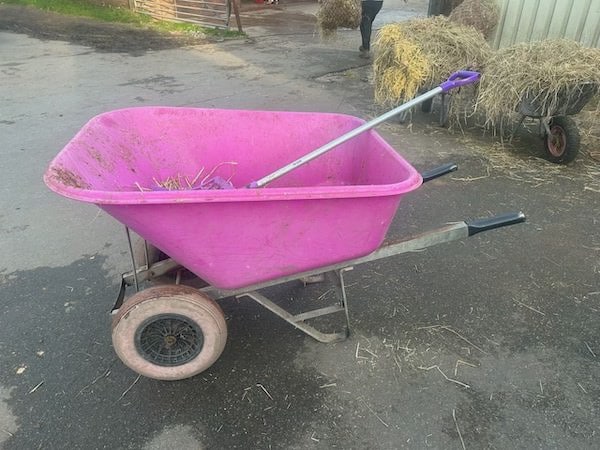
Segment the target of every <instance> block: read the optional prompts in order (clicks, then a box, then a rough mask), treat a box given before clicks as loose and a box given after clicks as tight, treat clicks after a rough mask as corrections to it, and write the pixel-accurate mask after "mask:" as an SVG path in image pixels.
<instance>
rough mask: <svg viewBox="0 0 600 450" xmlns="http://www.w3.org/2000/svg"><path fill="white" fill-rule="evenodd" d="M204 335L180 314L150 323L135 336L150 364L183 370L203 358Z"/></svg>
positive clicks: (137, 345)
mask: <svg viewBox="0 0 600 450" xmlns="http://www.w3.org/2000/svg"><path fill="white" fill-rule="evenodd" d="M203 345H204V335H203V333H202V330H201V329H200V327H198V325H197V324H196V323H195V322H193V321H192V320H190V319H189V318H187V317H185V316H181V315H179V314H160V315H158V316H153V317H149V318H148V319H146V320H145V321H144V322H143V323H142V324H141V325H140V327H139V328H138V329H137V331H136V333H135V346H136V349H137V351H138V353H139V354H140V355H141V356H142V357H143V358H144V359H145V360H146V361H149V362H151V363H153V364H156V365H158V366H164V367H173V366H180V365H182V364H185V363H187V362H189V361H191V360H193V359H194V358H195V357H196V356H198V355H199V354H200V351H201V350H202V346H203Z"/></svg>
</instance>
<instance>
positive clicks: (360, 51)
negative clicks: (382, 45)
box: [358, 45, 371, 59]
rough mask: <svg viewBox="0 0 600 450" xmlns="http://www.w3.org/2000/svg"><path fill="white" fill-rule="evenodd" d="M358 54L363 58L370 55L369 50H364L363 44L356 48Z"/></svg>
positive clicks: (367, 57)
mask: <svg viewBox="0 0 600 450" xmlns="http://www.w3.org/2000/svg"><path fill="white" fill-rule="evenodd" d="M358 56H360V57H361V58H364V59H369V58H370V57H371V52H370V51H369V50H365V49H364V48H363V46H362V45H361V46H360V47H359V48H358Z"/></svg>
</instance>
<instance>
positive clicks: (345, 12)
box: [317, 0, 362, 38]
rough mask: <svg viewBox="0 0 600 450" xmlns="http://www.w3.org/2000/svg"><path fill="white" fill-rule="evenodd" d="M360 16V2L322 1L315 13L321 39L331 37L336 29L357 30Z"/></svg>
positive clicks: (342, 0) (356, 0) (345, 0)
mask: <svg viewBox="0 0 600 450" xmlns="http://www.w3.org/2000/svg"><path fill="white" fill-rule="evenodd" d="M361 15H362V9H361V0H322V1H321V6H320V7H319V11H318V12H317V27H318V28H319V33H320V35H321V38H329V37H332V36H333V35H335V33H336V31H337V29H338V28H350V29H356V28H358V26H359V25H360V19H361Z"/></svg>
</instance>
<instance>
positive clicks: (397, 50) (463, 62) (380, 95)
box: [373, 16, 491, 105]
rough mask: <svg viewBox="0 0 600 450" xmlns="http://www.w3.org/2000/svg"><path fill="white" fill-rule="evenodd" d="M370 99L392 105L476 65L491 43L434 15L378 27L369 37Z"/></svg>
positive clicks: (483, 57) (471, 30) (467, 29)
mask: <svg viewBox="0 0 600 450" xmlns="http://www.w3.org/2000/svg"><path fill="white" fill-rule="evenodd" d="M374 49H375V59H374V62H373V70H374V77H373V79H374V84H375V100H376V101H377V102H378V103H379V104H382V105H385V104H387V105H397V104H399V103H402V102H405V101H408V100H410V99H411V98H413V97H414V96H415V94H417V93H418V92H419V91H420V90H424V89H428V88H431V87H434V86H437V85H439V83H441V82H442V81H444V80H445V79H447V78H448V76H449V75H451V74H452V73H454V72H456V71H457V70H461V69H468V68H470V69H477V68H479V67H481V65H482V64H483V62H484V61H485V60H486V58H487V57H488V56H489V53H490V52H491V49H490V47H489V45H488V44H487V42H486V41H485V39H484V38H483V35H482V34H481V33H479V32H478V31H476V30H475V29H473V28H472V27H465V26H462V25H459V24H456V23H454V22H451V21H450V20H449V19H448V18H447V17H443V16H436V17H428V18H422V19H413V20H409V21H406V22H400V23H395V24H390V25H386V26H384V27H382V28H381V30H380V31H379V33H378V34H377V37H376V39H375V43H374Z"/></svg>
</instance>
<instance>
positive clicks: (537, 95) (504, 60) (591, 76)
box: [477, 39, 600, 128]
mask: <svg viewBox="0 0 600 450" xmlns="http://www.w3.org/2000/svg"><path fill="white" fill-rule="evenodd" d="M599 61H600V50H599V49H592V48H586V47H584V46H582V45H581V44H579V43H578V42H576V41H573V40H568V39H547V40H544V41H537V42H530V43H520V44H516V45H514V46H511V47H506V48H503V49H500V50H498V51H497V52H495V53H494V54H493V55H492V56H491V57H490V58H489V59H488V61H487V62H486V63H485V66H484V68H483V71H482V73H483V74H482V77H481V82H480V84H479V94H478V99H477V110H478V111H480V112H482V113H483V114H484V116H485V118H486V124H487V125H488V126H490V127H492V128H496V127H500V128H502V126H503V123H510V121H512V120H514V119H515V118H516V115H517V113H518V112H519V111H521V109H522V108H523V105H524V104H525V103H527V104H535V105H536V109H537V110H538V113H537V114H536V115H537V116H540V117H552V116H555V115H563V114H561V113H560V112H561V111H562V110H564V108H565V102H566V100H568V99H577V98H579V97H580V96H581V92H582V87H584V86H588V87H591V88H593V89H597V88H598V86H600V63H599Z"/></svg>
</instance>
